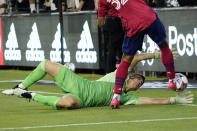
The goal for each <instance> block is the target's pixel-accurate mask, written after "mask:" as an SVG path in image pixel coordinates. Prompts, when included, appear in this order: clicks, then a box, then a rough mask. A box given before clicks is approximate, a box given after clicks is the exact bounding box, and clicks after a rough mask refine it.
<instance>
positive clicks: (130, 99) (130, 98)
mask: <svg viewBox="0 0 197 131" xmlns="http://www.w3.org/2000/svg"><path fill="white" fill-rule="evenodd" d="M138 100H139V97H137V96H135V95H133V94H124V95H121V97H120V104H121V105H136V104H137V103H138Z"/></svg>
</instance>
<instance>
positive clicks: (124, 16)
mask: <svg viewBox="0 0 197 131" xmlns="http://www.w3.org/2000/svg"><path fill="white" fill-rule="evenodd" d="M111 8H114V9H116V12H117V14H118V16H119V17H120V18H121V20H122V23H123V26H124V28H125V30H126V31H127V36H128V37H131V36H133V35H135V34H136V33H138V32H140V31H142V30H145V29H146V28H148V26H150V25H151V24H152V23H153V22H154V21H155V20H156V13H155V12H154V11H153V10H152V8H150V7H149V6H148V5H147V4H146V3H145V2H144V0H99V10H98V16H99V17H105V16H106V14H107V12H108V11H109V10H110V9H111Z"/></svg>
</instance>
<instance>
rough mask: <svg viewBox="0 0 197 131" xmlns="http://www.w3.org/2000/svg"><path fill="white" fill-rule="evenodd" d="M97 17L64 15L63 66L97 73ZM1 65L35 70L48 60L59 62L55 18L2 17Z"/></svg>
mask: <svg viewBox="0 0 197 131" xmlns="http://www.w3.org/2000/svg"><path fill="white" fill-rule="evenodd" d="M96 20H97V15H96V12H93V13H87V12H86V13H73V14H64V39H63V41H64V44H63V45H64V63H70V62H72V63H74V64H75V66H76V68H84V69H99V68H100V65H99V61H100V60H99V59H100V58H99V56H100V55H99V44H98V27H97V24H96ZM1 21H2V24H1V27H2V39H3V40H2V45H3V50H4V52H3V53H4V59H3V63H4V65H16V66H36V65H37V64H38V63H39V62H40V61H42V60H44V59H49V60H51V61H54V62H59V63H60V62H61V42H60V23H59V19H58V14H54V15H41V16H40V15H36V16H23V15H18V16H2V17H1Z"/></svg>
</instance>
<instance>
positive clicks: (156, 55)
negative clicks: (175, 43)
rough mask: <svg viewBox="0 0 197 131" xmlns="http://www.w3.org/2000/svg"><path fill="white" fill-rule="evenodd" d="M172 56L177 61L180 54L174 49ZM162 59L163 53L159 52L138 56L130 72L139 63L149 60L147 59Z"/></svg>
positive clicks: (134, 59)
mask: <svg viewBox="0 0 197 131" xmlns="http://www.w3.org/2000/svg"><path fill="white" fill-rule="evenodd" d="M172 54H173V57H174V59H177V57H178V52H177V51H176V49H175V48H173V49H172ZM160 58H161V53H160V52H159V51H157V50H156V51H154V52H153V53H143V54H136V55H135V56H134V58H133V60H132V62H131V64H130V66H129V69H128V70H129V71H132V70H133V68H134V67H135V66H136V65H137V63H138V62H140V61H142V60H147V59H160Z"/></svg>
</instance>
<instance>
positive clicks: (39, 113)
mask: <svg viewBox="0 0 197 131" xmlns="http://www.w3.org/2000/svg"><path fill="white" fill-rule="evenodd" d="M29 72H30V71H19V70H0V81H2V80H22V79H24V78H25V77H26V75H27V74H28V73H29ZM80 75H81V76H82V77H85V78H87V79H91V80H94V79H97V78H99V77H101V75H94V74H89V75H88V74H80ZM45 79H46V80H52V78H51V77H50V76H46V77H45ZM14 85H15V83H0V90H1V91H2V90H3V89H8V88H11V87H13V86H14ZM30 89H31V90H34V91H47V92H55V93H60V92H61V91H60V90H59V89H58V88H57V87H56V86H45V85H34V86H32V88H30ZM191 91H192V93H194V95H195V96H197V90H191ZM132 93H133V94H135V95H137V96H143V97H144V96H145V97H170V96H174V95H176V93H175V92H172V91H166V90H138V91H137V92H132ZM194 104H197V99H196V97H195V99H194ZM180 118H181V119H180ZM176 119H180V120H176ZM115 122H117V123H115ZM196 123H197V106H195V105H194V106H188V105H187V106H186V105H141V106H132V105H131V106H121V109H119V110H112V109H110V108H109V107H92V108H83V109H77V110H53V109H52V108H50V107H48V106H44V105H41V104H38V103H36V102H33V101H31V102H29V101H28V100H26V99H23V98H17V97H15V96H4V95H2V94H0V130H13V129H15V130H28V131H49V130H53V131H63V130H73V131H92V130H95V131H101V130H103V131H108V130H109V131H111V130H117V131H120V130H121V131H131V130H136V131H158V130H159V131H186V130H187V131H195V130H196ZM24 127H26V128H24ZM27 127H29V128H27Z"/></svg>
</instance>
